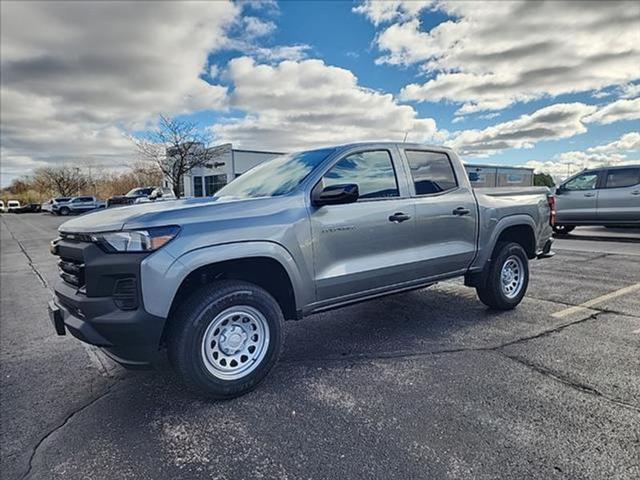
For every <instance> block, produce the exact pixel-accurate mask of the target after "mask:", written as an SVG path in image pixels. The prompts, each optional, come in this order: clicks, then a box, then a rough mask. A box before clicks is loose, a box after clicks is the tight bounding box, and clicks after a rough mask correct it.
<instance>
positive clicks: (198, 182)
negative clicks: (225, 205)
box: [193, 177, 202, 197]
mask: <svg viewBox="0 0 640 480" xmlns="http://www.w3.org/2000/svg"><path fill="white" fill-rule="evenodd" d="M193 196H194V197H201V196H202V177H193Z"/></svg>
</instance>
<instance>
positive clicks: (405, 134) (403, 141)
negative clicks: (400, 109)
mask: <svg viewBox="0 0 640 480" xmlns="http://www.w3.org/2000/svg"><path fill="white" fill-rule="evenodd" d="M407 135H409V130H406V131H405V132H404V138H403V139H402V143H405V142H406V141H407Z"/></svg>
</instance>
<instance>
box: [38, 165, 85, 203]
mask: <svg viewBox="0 0 640 480" xmlns="http://www.w3.org/2000/svg"><path fill="white" fill-rule="evenodd" d="M34 184H35V185H36V186H37V188H38V189H40V190H42V191H52V192H55V193H57V194H58V195H60V196H61V197H72V196H74V195H80V192H81V191H83V190H85V189H86V188H87V186H88V185H89V181H88V179H87V176H86V175H85V174H84V173H82V172H81V170H80V168H78V167H43V168H39V169H37V170H36V171H35V172H34Z"/></svg>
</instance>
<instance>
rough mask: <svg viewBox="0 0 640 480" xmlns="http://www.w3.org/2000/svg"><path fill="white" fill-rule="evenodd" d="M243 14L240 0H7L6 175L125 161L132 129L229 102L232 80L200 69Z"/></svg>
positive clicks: (4, 68) (129, 153) (4, 77)
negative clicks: (211, 80) (210, 77)
mask: <svg viewBox="0 0 640 480" xmlns="http://www.w3.org/2000/svg"><path fill="white" fill-rule="evenodd" d="M238 15H239V7H237V6H235V5H234V4H232V3H230V2H210V3H209V2H204V3H200V2H197V3H186V2H179V3H171V2H131V3H119V2H118V3H114V2H84V3H82V2H42V3H40V2H2V15H1V17H2V20H1V21H2V23H1V42H0V43H1V46H0V48H1V61H2V63H1V67H2V90H1V101H2V107H1V108H2V147H3V149H2V169H3V174H7V175H11V171H10V166H11V165H15V166H17V165H24V166H25V168H24V169H23V172H22V173H26V171H27V170H28V169H29V168H30V167H29V166H30V165H31V166H32V165H40V164H42V163H43V162H44V163H46V162H61V161H63V160H73V161H79V160H82V161H83V162H95V163H101V164H103V165H112V164H117V163H118V162H120V163H122V162H123V161H126V160H128V159H131V158H132V157H133V149H132V147H131V143H130V142H129V141H128V140H127V139H126V138H124V137H123V134H122V131H123V129H126V128H130V127H134V128H136V127H141V126H143V125H145V124H146V123H147V122H148V121H149V120H150V119H152V118H154V117H155V116H156V115H157V113H159V112H163V113H167V114H176V113H181V112H190V111H194V110H199V109H211V108H224V107H225V105H226V96H227V91H226V88H225V87H222V86H215V85H209V84H208V83H206V82H204V81H203V80H201V79H200V78H199V76H200V74H201V73H202V72H203V69H204V68H205V67H206V63H207V55H208V54H209V52H211V51H215V50H217V49H219V48H221V47H222V46H223V45H224V44H225V42H226V33H225V31H226V28H227V27H228V26H229V25H231V24H232V23H233V22H234V21H235V19H236V18H237V16H238ZM27 159H28V160H27ZM4 181H6V177H4V178H3V182H4Z"/></svg>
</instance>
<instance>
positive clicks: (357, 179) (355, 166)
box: [322, 150, 400, 199]
mask: <svg viewBox="0 0 640 480" xmlns="http://www.w3.org/2000/svg"><path fill="white" fill-rule="evenodd" d="M322 182H323V186H324V187H328V186H330V185H344V184H347V183H355V184H357V185H358V190H359V191H360V198H363V199H372V198H386V197H398V196H400V192H399V191H398V182H397V181H396V174H395V171H394V169H393V163H392V162H391V155H390V154H389V152H388V151H386V150H376V151H370V152H360V153H354V154H352V155H348V156H346V157H344V158H343V159H342V160H340V161H339V162H338V163H336V164H335V165H334V166H333V167H332V168H331V170H329V171H328V172H327V173H325V175H324V177H322Z"/></svg>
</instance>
